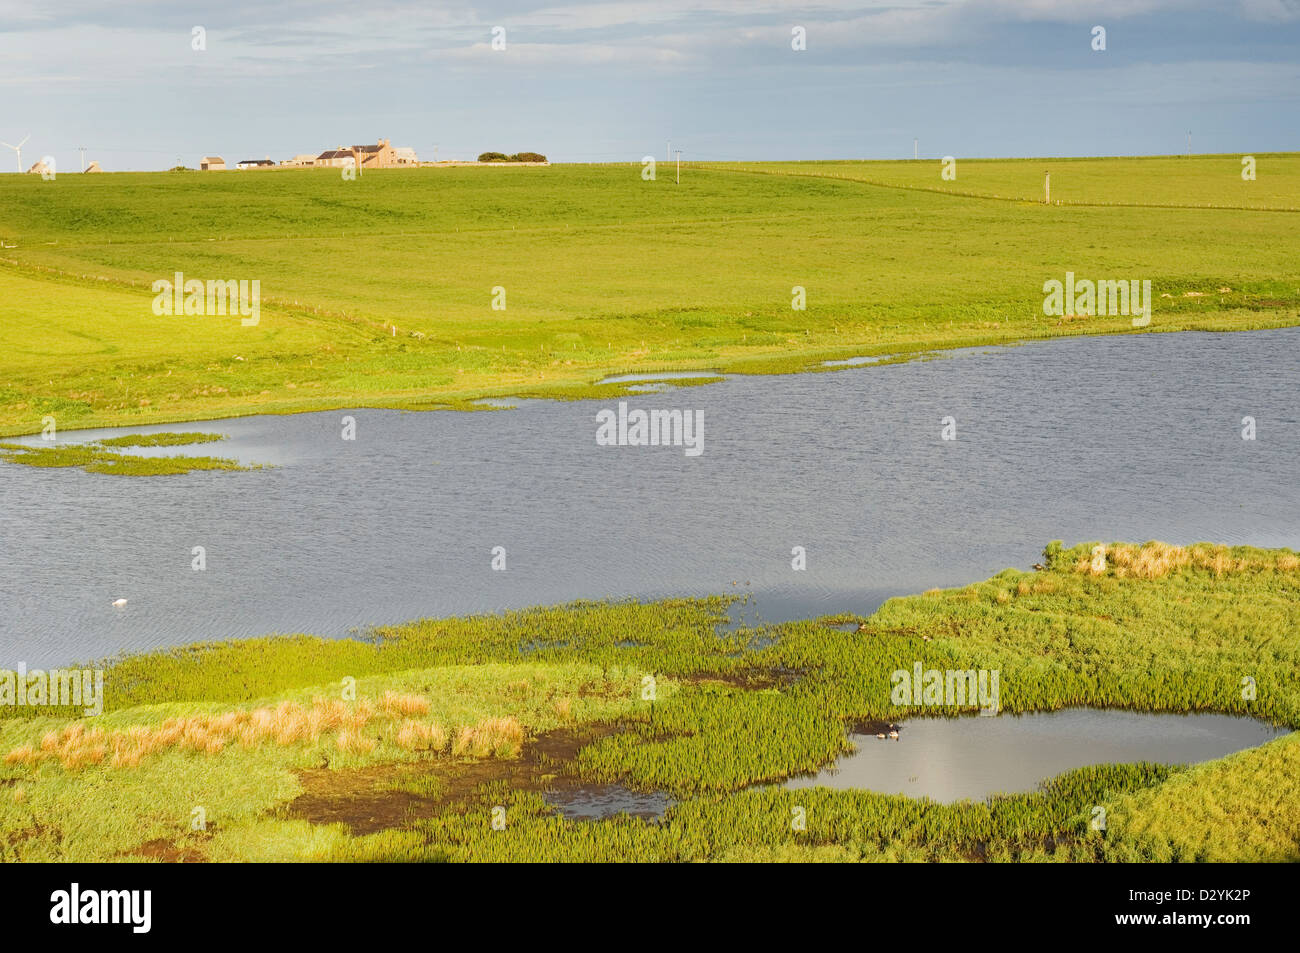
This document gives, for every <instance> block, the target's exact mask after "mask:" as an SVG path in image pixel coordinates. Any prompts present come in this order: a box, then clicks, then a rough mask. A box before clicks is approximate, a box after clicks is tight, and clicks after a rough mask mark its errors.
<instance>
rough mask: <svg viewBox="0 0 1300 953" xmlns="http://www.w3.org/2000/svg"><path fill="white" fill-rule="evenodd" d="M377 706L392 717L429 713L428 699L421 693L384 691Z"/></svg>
mask: <svg viewBox="0 0 1300 953" xmlns="http://www.w3.org/2000/svg"><path fill="white" fill-rule="evenodd" d="M379 707H380V708H382V709H383V710H384V712H385V713H386V714H388V715H391V716H392V717H394V718H397V717H398V716H401V715H406V716H407V717H410V716H412V715H427V714H429V700H428V699H427V698H425V697H424V696H423V695H409V694H398V693H396V692H384V695H383V697H382V698H381V699H380V700H379Z"/></svg>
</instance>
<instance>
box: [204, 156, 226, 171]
mask: <svg viewBox="0 0 1300 953" xmlns="http://www.w3.org/2000/svg"><path fill="white" fill-rule="evenodd" d="M225 167H226V160H225V159H223V158H221V156H204V157H203V161H202V162H200V163H199V168H200V169H202V170H204V171H205V172H216V171H218V170H220V169H224V168H225Z"/></svg>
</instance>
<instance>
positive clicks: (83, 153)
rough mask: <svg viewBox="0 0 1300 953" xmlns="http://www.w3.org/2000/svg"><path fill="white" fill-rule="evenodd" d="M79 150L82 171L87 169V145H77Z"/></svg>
mask: <svg viewBox="0 0 1300 953" xmlns="http://www.w3.org/2000/svg"><path fill="white" fill-rule="evenodd" d="M77 151H78V152H80V153H81V171H82V172H85V171H86V147H85V146H77Z"/></svg>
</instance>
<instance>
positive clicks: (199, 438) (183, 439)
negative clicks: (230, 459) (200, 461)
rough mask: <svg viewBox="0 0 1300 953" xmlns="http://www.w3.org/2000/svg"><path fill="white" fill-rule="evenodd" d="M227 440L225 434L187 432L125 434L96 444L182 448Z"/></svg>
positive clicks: (105, 445) (102, 445) (103, 445)
mask: <svg viewBox="0 0 1300 953" xmlns="http://www.w3.org/2000/svg"><path fill="white" fill-rule="evenodd" d="M225 439H226V436H225V434H219V433H200V432H197V431H187V432H184V433H148V434H125V435H123V436H121V437H106V438H104V439H103V440H96V441H95V442H96V443H97V444H99V445H100V446H101V447H181V446H187V445H189V444H195V443H215V442H216V441H218V440H225Z"/></svg>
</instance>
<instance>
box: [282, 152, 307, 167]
mask: <svg viewBox="0 0 1300 953" xmlns="http://www.w3.org/2000/svg"><path fill="white" fill-rule="evenodd" d="M315 164H316V157H315V156H314V155H311V154H310V153H306V152H302V153H299V154H298V155H296V156H294V157H293V158H292V159H285V160H284V161H283V162H281V163H280V165H281V166H282V167H284V168H294V169H300V168H306V167H307V166H311V165H315Z"/></svg>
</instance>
